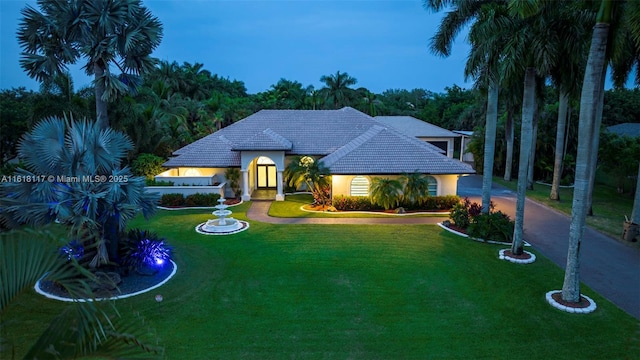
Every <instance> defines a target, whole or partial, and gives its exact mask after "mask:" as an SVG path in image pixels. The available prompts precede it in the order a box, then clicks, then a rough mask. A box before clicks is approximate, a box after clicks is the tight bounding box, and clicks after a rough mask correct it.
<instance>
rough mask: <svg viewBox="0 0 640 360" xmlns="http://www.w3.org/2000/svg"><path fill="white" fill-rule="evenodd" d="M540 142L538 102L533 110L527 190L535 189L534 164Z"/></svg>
mask: <svg viewBox="0 0 640 360" xmlns="http://www.w3.org/2000/svg"><path fill="white" fill-rule="evenodd" d="M537 143H538V104H537V102H536V106H535V108H534V111H533V131H532V134H531V154H530V156H529V171H528V172H527V190H533V165H534V164H535V161H536V144H537Z"/></svg>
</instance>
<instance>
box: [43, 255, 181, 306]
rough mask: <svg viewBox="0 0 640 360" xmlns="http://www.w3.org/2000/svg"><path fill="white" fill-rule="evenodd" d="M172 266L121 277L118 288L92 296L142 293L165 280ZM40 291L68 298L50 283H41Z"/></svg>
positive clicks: (58, 287)
mask: <svg viewBox="0 0 640 360" xmlns="http://www.w3.org/2000/svg"><path fill="white" fill-rule="evenodd" d="M173 268H174V265H173V263H172V262H168V265H167V266H164V267H162V268H161V269H159V270H158V272H156V273H154V274H150V275H144V274H139V273H136V272H131V273H130V274H129V275H127V276H124V275H123V276H121V279H122V282H121V283H120V284H118V288H117V289H116V290H112V291H106V290H98V291H94V295H95V297H96V298H110V297H114V296H122V295H126V294H132V293H136V292H138V291H142V290H145V289H148V288H150V287H153V286H154V285H157V284H159V283H161V282H162V281H164V280H165V279H166V278H168V277H169V275H171V272H172V271H173ZM40 289H41V290H42V291H44V292H46V293H48V294H51V295H55V296H59V297H63V298H70V296H69V293H67V292H66V291H65V290H64V289H63V288H61V287H60V286H58V285H56V284H54V283H52V282H51V281H43V282H41V283H40Z"/></svg>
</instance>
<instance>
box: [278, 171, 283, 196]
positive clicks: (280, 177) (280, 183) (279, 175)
mask: <svg viewBox="0 0 640 360" xmlns="http://www.w3.org/2000/svg"><path fill="white" fill-rule="evenodd" d="M276 183H277V185H276V186H277V189H278V193H277V194H276V201H284V194H283V193H282V170H278V175H277V176H276Z"/></svg>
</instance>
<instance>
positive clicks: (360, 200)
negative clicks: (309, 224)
mask: <svg viewBox="0 0 640 360" xmlns="http://www.w3.org/2000/svg"><path fill="white" fill-rule="evenodd" d="M333 206H334V207H335V208H336V209H337V210H339V211H372V210H382V207H381V206H378V205H374V204H371V199H369V197H368V196H342V195H340V196H335V197H334V198H333Z"/></svg>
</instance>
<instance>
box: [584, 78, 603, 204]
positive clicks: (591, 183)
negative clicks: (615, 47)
mask: <svg viewBox="0 0 640 360" xmlns="http://www.w3.org/2000/svg"><path fill="white" fill-rule="evenodd" d="M606 75H607V67H606V66H603V67H602V77H601V79H600V81H602V84H601V85H600V87H599V88H600V89H603V90H602V91H600V98H599V99H598V110H597V112H596V123H595V124H594V125H593V126H594V128H595V129H597V130H598V134H600V125H602V109H603V108H604V79H605V76H606ZM591 146H592V150H591V156H592V159H591V160H590V161H591V168H590V169H589V170H590V172H591V174H590V175H589V192H588V193H587V196H588V201H587V203H588V207H587V216H593V188H594V186H595V184H596V168H597V167H598V149H599V148H600V136H599V135H596V137H594V138H593V142H592V144H591Z"/></svg>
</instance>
